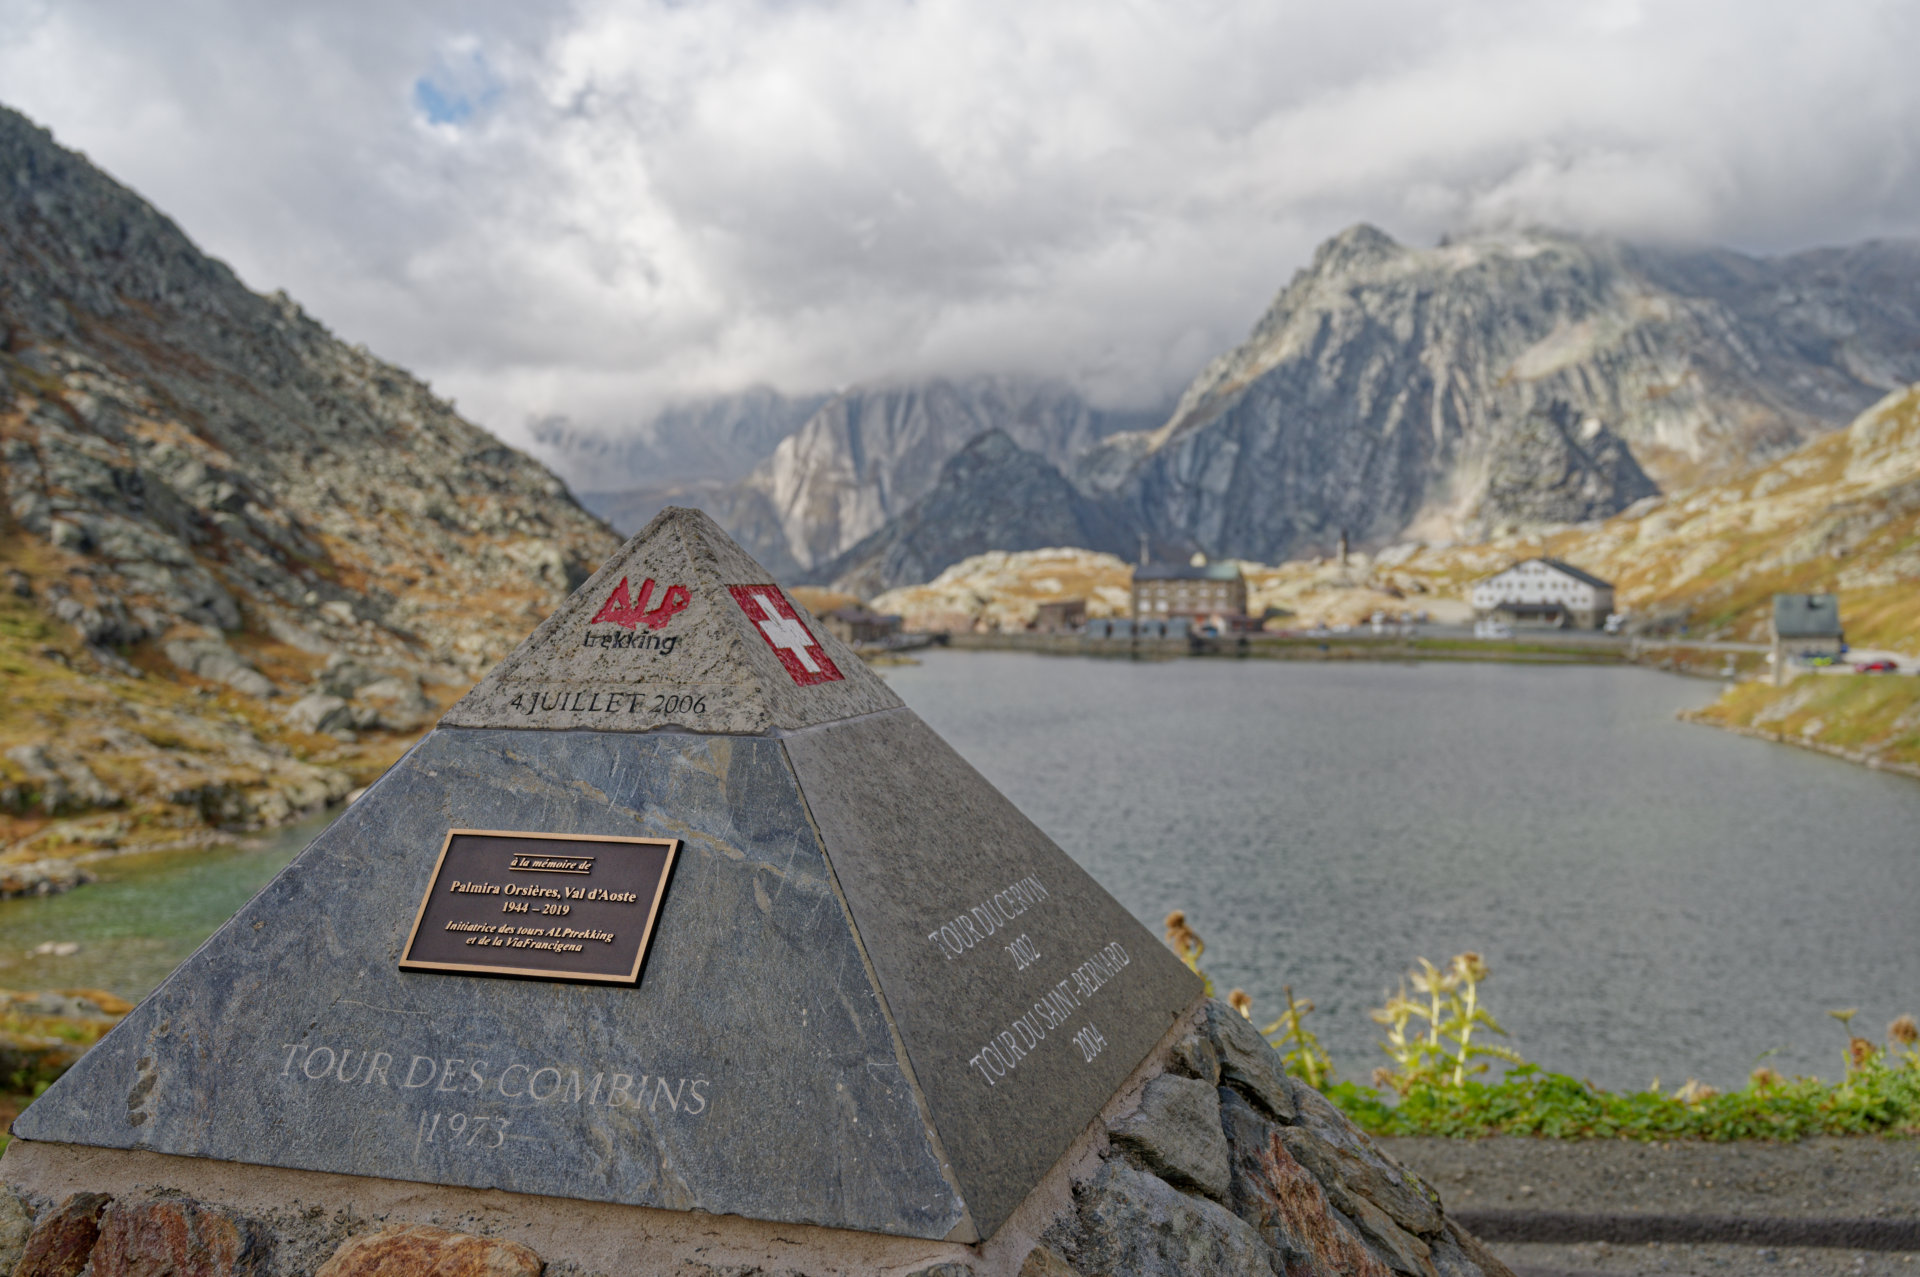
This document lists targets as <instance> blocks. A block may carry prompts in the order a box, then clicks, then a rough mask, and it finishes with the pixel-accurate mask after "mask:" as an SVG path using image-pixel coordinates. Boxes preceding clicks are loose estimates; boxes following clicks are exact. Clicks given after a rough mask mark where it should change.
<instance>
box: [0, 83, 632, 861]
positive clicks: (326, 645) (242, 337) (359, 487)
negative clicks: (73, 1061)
mask: <svg viewBox="0 0 1920 1277" xmlns="http://www.w3.org/2000/svg"><path fill="white" fill-rule="evenodd" d="M0 175H4V176H0V467H4V472H3V477H4V485H5V497H6V503H5V511H6V513H5V517H4V520H0V568H3V569H4V575H5V589H4V591H3V592H0V667H4V669H5V671H6V674H7V676H8V700H7V707H6V711H5V716H4V718H0V756H3V757H4V760H5V761H4V762H0V806H4V807H5V808H6V809H7V811H8V813H9V814H8V815H6V817H5V820H6V822H7V823H6V825H5V828H4V829H3V830H0V838H3V839H4V841H3V842H0V846H4V847H5V850H4V852H0V859H12V860H21V859H30V858H33V857H35V856H38V855H40V854H42V853H44V852H45V851H47V850H48V849H49V848H57V847H59V846H61V845H63V840H65V843H66V844H69V845H70V844H71V843H72V842H73V841H74V840H75V839H79V840H80V841H82V842H87V843H89V845H104V846H111V845H114V844H115V843H118V842H127V841H139V840H140V839H142V838H152V837H160V836H177V837H180V838H187V839H188V840H191V839H192V838H193V837H196V836H199V835H198V834H197V833H196V832H195V831H199V832H200V833H204V832H205V830H206V829H207V828H208V827H209V826H224V825H247V824H260V823H270V822H273V821H275V820H278V819H283V818H285V817H286V816H287V815H290V814H291V813H292V812H294V811H295V810H298V809H300V808H304V807H311V806H313V805H316V804H318V803H323V802H326V801H330V800H333V799H337V798H338V797H339V796H340V795H341V794H342V793H344V792H345V790H346V789H348V788H349V787H350V786H351V785H352V784H354V783H356V781H358V780H360V779H361V778H362V777H364V776H365V775H367V774H368V773H370V772H372V771H377V770H378V768H379V767H380V766H382V765H384V762H385V761H387V760H388V759H389V758H390V757H391V756H392V753H393V752H394V750H396V749H397V748H398V747H399V742H400V741H402V740H404V739H405V737H404V735H398V736H396V735H392V734H393V733H401V734H404V733H407V732H411V731H414V730H417V729H418V728H419V727H420V726H422V725H424V724H425V723H426V722H427V721H428V720H429V719H430V718H431V717H432V716H433V715H434V714H435V713H436V705H437V703H438V702H439V701H441V700H444V699H445V697H446V695H448V694H450V691H451V689H453V688H457V687H458V686H461V685H464V684H465V683H466V682H467V681H469V680H470V679H471V678H473V677H474V676H475V675H476V674H478V673H479V672H480V671H481V670H483V669H485V668H486V667H487V666H488V665H490V664H491V663H493V662H494V661H495V660H496V659H498V657H499V656H501V655H503V654H504V653H505V652H506V651H507V650H508V649H509V648H510V647H511V646H512V645H513V643H514V642H515V641H516V640H517V639H518V638H519V637H520V636H521V635H523V634H524V633H525V632H526V630H527V629H528V628H530V627H531V626H532V625H533V624H534V622H535V621H537V620H538V619H539V618H540V617H541V616H542V615H544V614H545V612H546V611H547V610H548V609H549V608H550V607H552V606H553V605H554V604H555V603H556V602H557V601H558V600H559V599H561V598H562V597H564V596H565V594H566V593H567V592H568V590H569V588H570V583H572V582H576V581H578V580H581V579H584V575H585V573H586V572H587V571H588V570H589V569H590V568H591V567H592V566H594V565H597V563H598V562H599V561H600V560H601V559H602V558H603V557H604V556H605V555H606V554H607V553H608V552H610V551H611V549H612V548H613V546H614V545H615V543H616V539H615V537H614V536H613V534H612V533H611V532H610V531H609V530H608V529H607V528H606V527H605V526H604V525H603V524H601V523H600V522H599V521H598V520H597V519H595V518H594V517H593V516H591V515H589V514H588V513H586V512H585V511H584V510H582V509H581V508H580V507H579V506H578V505H576V504H575V503H574V501H573V500H572V498H571V497H569V496H568V494H567V491H566V489H565V487H564V485H563V484H562V483H561V482H560V481H559V480H558V479H557V478H555V477H554V476H553V475H552V474H551V473H549V472H548V471H547V470H545V469H544V468H542V467H541V466H540V465H538V464H537V463H535V462H533V461H532V460H530V459H529V458H527V457H525V456H523V455H521V454H520V453H518V452H515V451H513V450H512V449H510V448H507V447H504V446H502V445H501V444H500V443H499V441H497V440H495V439H494V438H492V437H491V436H489V435H488V434H486V433H485V432H484V431H482V430H480V429H479V428H478V427H476V426H474V425H472V424H471V423H469V422H467V421H464V420H462V419H461V418H460V417H459V416H458V415H456V414H455V413H454V411H453V410H452V408H451V407H449V406H448V405H447V404H446V403H445V402H443V401H441V400H439V399H436V398H435V397H434V396H433V394H432V393H431V392H430V391H429V389H428V388H427V387H426V386H425V385H423V384H422V383H421V382H419V381H418V380H416V379H414V378H413V377H411V376H409V375H408V374H406V373H405V372H404V371H402V370H400V369H398V368H395V367H393V366H392V365H389V364H385V363H382V362H381V361H380V360H378V359H376V358H374V357H373V356H372V355H370V354H368V353H367V352H366V351H365V350H364V349H361V348H358V347H354V346H350V345H348V344H346V343H344V342H342V341H340V340H338V339H337V338H335V337H334V336H332V335H331V334H330V333H329V332H328V331H327V330H326V329H325V328H324V327H322V326H321V325H320V324H319V323H317V322H316V321H315V320H313V319H312V318H311V317H309V316H308V315H306V314H305V313H304V312H303V311H302V310H301V309H300V308H299V306H298V305H296V304H295V303H294V302H293V301H292V300H290V299H289V298H287V297H285V296H284V295H275V296H273V297H262V296H259V295H257V294H255V293H253V292H250V291H249V290H248V289H247V288H246V287H245V286H244V285H243V284H242V283H241V282H240V281H239V280H238V279H237V278H235V277H234V275H233V273H232V271H230V270H229V269H228V268H227V267H226V266H224V265H223V264H221V263H220V262H217V261H215V260H213V259H211V258H208V257H207V256H205V255H204V254H202V253H201V252H200V251H199V250H197V249H196V248H195V247H194V246H193V244H192V243H191V242H190V241H189V240H188V239H187V238H186V236H185V235H183V234H182V233H181V232H180V230H179V229H178V228H177V227H175V226H174V225H173V224H172V223H171V222H169V221H168V220H167V219H166V218H165V217H163V216H161V215H160V214H159V213H158V212H156V211H155V210H154V209H153V208H151V207H150V206H148V205H147V204H146V203H145V202H143V201H142V200H141V199H140V198H139V197H138V196H136V195H135V194H133V193H132V192H130V191H128V190H126V189H125V188H123V187H121V186H119V185H118V184H116V183H115V182H114V181H113V180H112V179H110V178H108V177H107V176H106V175H105V174H102V173H101V172H99V171H98V170H96V169H94V168H93V167H92V166H91V165H90V164H88V163H87V161H86V160H85V159H84V158H83V157H81V156H79V155H76V154H74V153H72V152H70V151H66V150H63V149H61V148H60V147H59V146H57V145H56V144H55V143H54V142H53V140H52V138H51V137H50V136H49V135H48V134H47V133H46V132H44V131H43V130H40V129H37V128H35V127H34V126H33V125H32V124H31V122H29V121H28V120H27V119H25V118H24V117H22V116H20V115H18V114H16V113H14V112H11V111H7V110H4V109H0ZM436 687H437V688H440V689H445V690H443V691H437V692H436V691H434V690H432V689H434V688H436ZM367 732H372V733H375V736H374V738H373V739H371V740H370V741H362V740H358V739H357V737H358V735H359V734H362V733H367ZM94 809H102V810H105V811H107V813H108V814H106V815H102V816H100V817H98V818H97V819H94V820H92V821H91V822H89V821H87V820H81V821H78V822H75V821H72V820H68V821H66V822H64V823H62V824H60V825H59V826H57V827H54V828H49V827H48V825H47V822H48V821H49V820H50V819H52V818H53V817H55V816H62V815H71V814H73V813H83V812H86V811H89V810H94ZM167 831H172V832H171V833H170V834H169V833H167Z"/></svg>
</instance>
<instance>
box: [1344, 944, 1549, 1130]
mask: <svg viewBox="0 0 1920 1277" xmlns="http://www.w3.org/2000/svg"><path fill="white" fill-rule="evenodd" d="M1419 963H1420V965H1419V966H1418V967H1417V968H1415V969H1414V970H1413V971H1410V972H1408V974H1407V979H1408V980H1410V981H1412V983H1413V988H1414V992H1415V993H1416V994H1418V995H1420V996H1419V997H1409V996H1408V994H1407V986H1406V984H1405V983H1404V982H1403V983H1402V984H1401V986H1400V991H1399V992H1398V993H1396V994H1394V995H1393V996H1392V997H1389V998H1388V999H1387V1004H1386V1005H1385V1006H1383V1007H1380V1008H1379V1009H1377V1010H1375V1011H1374V1012H1372V1018H1373V1021H1374V1023H1376V1024H1379V1025H1382V1026H1384V1027H1385V1028H1386V1031H1387V1040H1386V1041H1385V1042H1384V1043H1382V1044H1381V1049H1382V1050H1383V1051H1385V1052H1386V1053H1387V1056H1388V1058H1390V1059H1391V1060H1392V1061H1393V1062H1394V1065H1395V1066H1396V1067H1394V1068H1391V1069H1389V1068H1384V1067H1383V1068H1379V1069H1376V1070H1374V1074H1373V1081H1374V1084H1375V1085H1376V1086H1387V1087H1391V1088H1392V1089H1393V1090H1395V1091H1396V1092H1398V1093H1399V1094H1401V1095H1403V1096H1404V1095H1406V1094H1407V1093H1408V1092H1409V1091H1411V1090H1412V1089H1413V1088H1414V1087H1416V1086H1432V1085H1449V1086H1455V1087H1458V1086H1464V1085H1465V1084H1466V1081H1467V1078H1468V1077H1469V1076H1470V1075H1478V1074H1481V1073H1485V1072H1486V1071H1487V1068H1488V1061H1489V1060H1491V1059H1498V1060H1505V1061H1507V1062H1508V1063H1509V1064H1525V1063H1526V1061H1525V1060H1523V1059H1521V1058H1520V1056H1519V1055H1517V1054H1516V1053H1515V1052H1514V1051H1512V1050H1511V1049H1510V1048H1508V1047H1504V1046H1498V1045H1492V1046H1490V1045H1487V1044H1486V1043H1485V1042H1484V1041H1482V1042H1475V1041H1474V1040H1473V1038H1474V1033H1475V1031H1476V1030H1478V1029H1485V1030H1487V1031H1488V1032H1490V1033H1498V1034H1500V1035H1501V1036H1502V1037H1505V1036H1506V1032H1507V1031H1506V1030H1505V1029H1503V1028H1501V1027H1500V1023H1499V1021H1497V1020H1495V1019H1494V1018H1493V1015H1492V1014H1491V1013H1490V1012H1489V1011H1488V1010H1487V1009H1486V1008H1485V1007H1484V1006H1482V1005H1481V1004H1480V985H1481V984H1482V982H1484V981H1485V980H1486V978H1487V976H1488V975H1489V974H1490V972H1489V970H1488V968H1487V964H1486V960H1485V959H1483V958H1482V957H1481V956H1480V955H1479V954H1477V953H1473V952H1468V953H1461V954H1456V955H1455V956H1454V959H1453V961H1452V962H1450V963H1448V964H1447V968H1446V970H1444V971H1442V970H1441V969H1440V968H1438V967H1436V966H1434V965H1433V963H1431V962H1429V961H1427V960H1426V959H1425V958H1421V959H1419ZM1416 1021H1418V1022H1419V1026H1418V1027H1416V1026H1415V1022H1416Z"/></svg>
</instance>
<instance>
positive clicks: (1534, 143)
mask: <svg viewBox="0 0 1920 1277" xmlns="http://www.w3.org/2000/svg"><path fill="white" fill-rule="evenodd" d="M289 12H291V11H290V10H289V9H288V8H287V7H285V6H260V5H245V4H241V3H237V2H233V0H226V2H221V0H182V2H181V3H176V4H174V5H168V6H151V5H139V4H135V3H131V2H130V0H129V2H127V3H115V4H105V3H93V4H89V3H84V2H81V3H72V2H66V3H61V4H59V5H57V6H56V5H53V4H50V3H25V2H23V0H0V29H3V30H6V31H7V32H8V33H9V34H8V35H7V36H5V37H0V41H3V42H0V86H4V87H0V97H4V99H5V100H6V101H7V102H8V103H9V104H10V105H14V106H17V107H19V108H20V109H22V110H25V111H26V112H27V113H29V114H30V115H32V116H34V117H35V118H36V119H38V120H39V121H40V122H42V123H44V124H47V125H48V126H50V127H51V128H52V129H53V130H54V132H55V134H56V136H57V137H59V138H60V139H61V140H62V141H63V142H65V143H66V144H68V145H70V146H75V147H78V148H80V149H83V150H85V151H86V152H88V154H89V155H90V156H91V157H92V158H93V159H94V160H95V162H97V163H99V164H101V165H102V166H103V167H105V168H106V169H108V170H109V171H110V172H112V173H114V174H115V175H116V176H118V177H120V178H121V179H122V180H123V181H125V182H127V183H128V184H129V185H131V186H133V187H134V188H135V189H137V190H139V191H140V192H142V193H143V194H144V195H146V196H147V197H148V198H150V199H152V200H153V201H154V202H155V203H156V204H157V205H158V206H159V207H161V208H162V209H163V210H164V211H166V212H168V213H170V214H172V215H173V216H174V217H175V218H176V220H178V221H179V222H180V223H181V224H182V225H183V226H184V227H185V228H186V229H187V231H188V232H189V233H190V234H192V235H193V236H194V237H195V238H196V240H198V241H199V242H200V243H201V245H202V246H204V247H205V248H207V249H208V250H209V251H210V252H213V253H215V254H216V255H218V256H221V257H223V258H225V259H226V260H228V261H229V262H231V263H232V264H233V265H234V266H235V267H236V269H238V270H239V271H240V272H241V274H242V275H243V276H244V277H245V278H246V279H247V280H248V281H249V282H250V283H252V284H253V285H254V286H255V287H259V288H262V289H269V288H274V287H285V288H287V289H288V291H290V292H291V293H293V294H294V295H295V296H296V297H298V298H300V299H301V300H302V301H303V302H304V303H305V304H306V305H307V306H308V308H309V309H310V310H312V311H313V312H314V313H315V314H317V315H319V316H320V317H322V318H323V319H325V320H326V321H327V322H329V323H330V324H332V325H333V326H334V327H335V328H336V330H338V331H339V332H340V333H341V334H342V335H343V336H346V337H348V338H350V339H352V340H360V341H365V342H367V344H368V345H370V346H371V347H372V348H374V349H375V350H377V351H379V352H380V353H382V354H384V355H386V356H387V357H389V358H392V359H395V360H396V361H398V362H401V363H403V364H406V365H408V366H409V367H412V368H414V369H415V370H417V371H419V372H421V373H422V374H423V375H426V376H428V377H429V378H431V379H432V381H433V382H434V384H435V385H436V387H437V388H439V389H441V390H442V391H444V392H447V393H451V394H454V395H456V396H457V397H458V399H459V400H460V402H461V405H462V407H463V408H464V409H466V410H467V411H468V412H469V413H470V414H471V415H473V416H475V417H477V418H478V419H480V420H481V421H483V422H484V423H486V424H487V425H489V426H491V427H493V428H494V429H496V430H499V431H500V432H502V433H503V434H506V435H507V436H508V437H510V438H516V437H521V429H522V426H523V423H524V422H525V421H526V420H527V419H528V418H530V417H533V416H536V415H544V414H547V413H554V412H558V413H564V414H567V415H570V416H573V417H574V418H576V419H578V420H582V421H587V422H594V423H599V424H605V425H616V424H617V423H619V422H622V421H628V420H632V419H634V418H636V417H638V416H639V415H641V414H642V413H643V412H644V411H645V410H646V409H647V408H649V407H650V406H651V405H652V404H654V403H656V402H657V401H659V400H660V399H661V398H663V397H666V396H673V395H680V394H687V393H697V392H702V391H712V390H723V389H729V388H733V387H735V386H738V385H742V384H746V383H749V382H755V381H765V382H772V383H774V384H777V385H781V386H783V387H785V388H788V389H791V390H795V391H800V390H809V389H816V388H821V387H830V386H834V385H838V384H844V383H846V382H849V381H856V380H860V379H864V378H872V377H879V376H887V375H898V374H911V373H916V372H927V371H939V370H951V371H966V370H973V369H1027V370H1032V371H1038V372H1052V373H1059V374H1063V375H1066V376H1069V377H1071V378H1074V379H1076V380H1078V381H1080V382H1081V383H1082V384H1083V385H1085V386H1086V387H1087V388H1089V389H1090V390H1092V391H1094V392H1095V393H1096V394H1099V395H1102V396H1104V397H1107V398H1109V399H1116V400H1131V401H1140V400H1143V399H1149V398H1153V397H1156V396H1159V395H1162V394H1165V393H1167V392H1169V391H1170V390H1173V389H1177V387H1178V385H1179V384H1180V383H1181V382H1182V381H1184V379H1185V378H1186V377H1187V376H1189V375H1190V374H1191V373H1192V372H1193V371H1194V370H1195V368H1196V367H1197V366H1198V365H1199V364H1200V363H1201V362H1203V361H1204V360H1205V359H1206V358H1207V357H1208V356H1210V355H1211V354H1213V353H1216V352H1217V351H1219V350H1220V349H1222V348H1224V347H1226V346H1227V345H1230V344H1231V343H1232V342H1234V341H1235V340H1237V339H1238V338H1239V337H1240V336H1241V335H1242V334H1243V333H1244V331H1245V330H1246V328H1247V327H1248V325H1249V324H1250V323H1251V322H1252V320H1253V319H1254V318H1255V317H1256V315H1257V314H1258V312H1259V310H1260V309H1261V307H1262V306H1263V305H1264V304H1265V303H1266V301H1267V300H1268V298H1270V297H1271V295H1272V294H1273V292H1274V291H1275V290H1276V289H1277V288H1278V287H1279V286H1280V285H1281V284H1282V283H1284V281H1285V278H1286V276H1287V275H1288V274H1289V273H1290V272H1291V271H1292V270H1293V269H1294V268H1295V267H1296V266H1298V265H1299V264H1301V263H1302V262H1304V261H1305V260H1306V258H1307V256H1308V255H1309V254H1310V253H1311V251H1312V248H1313V246H1314V244H1315V243H1317V242H1318V241H1319V240H1320V239H1322V238H1324V237H1325V236H1326V235H1328V234H1330V233H1332V232H1334V231H1336V230H1338V229H1340V228H1341V227H1342V226H1344V225H1346V224H1348V223H1351V222H1353V221H1357V220H1371V221H1374V222H1377V223H1379V224H1380V225H1382V226H1384V227H1385V228H1386V229H1388V230H1389V231H1391V232H1392V233H1394V234H1396V235H1399V236H1401V237H1403V238H1406V239H1409V240H1413V241H1416V242H1427V241H1430V240H1431V239H1433V238H1434V237H1435V236H1437V235H1438V234H1439V233H1440V232H1442V231H1445V230H1449V229H1454V230H1457V229H1461V228H1463V227H1467V226H1471V225H1473V224H1476V223H1487V222H1509V221H1523V222H1528V221H1532V222H1546V223H1553V224H1559V225H1565V226H1571V227H1574V228H1576V229H1589V230H1599V231H1609V232H1616V233H1621V234H1626V235H1632V236H1652V237H1660V238H1668V239H1694V240H1713V241H1718V242H1724V243H1731V244H1733V245H1736V246H1740V247H1746V248H1751V249H1758V250H1777V249H1785V248H1792V247H1799V246H1803V245H1807V244H1813V243H1825V242H1838V241H1845V240H1849V239H1855V238H1860V237H1864V236H1867V235H1873V234H1888V233H1896V234H1912V233H1915V232H1916V231H1920V211H1917V210H1920V165H1917V164H1916V155H1915V151H1916V141H1917V140H1920V77H1914V76H1912V75H1911V74H1910V68H1909V66H1908V65H1907V63H1908V61H1909V59H1910V56H1911V51H1912V50H1913V49H1914V48H1916V47H1920V16H1916V13H1920V11H1916V10H1915V9H1913V8H1912V7H1911V6H1904V5H1896V4H1872V3H1858V4H1831V5H1824V6H1810V5H1805V4H1797V3H1762V2H1760V0H1746V2H1743V3H1731V2H1729V3H1698V4H1665V5H1659V6H1649V5H1641V4H1636V3H1631V2H1628V0H1595V2H1593V3H1584V4H1583V3H1565V4H1555V5H1540V4H1537V3H1530V2H1521V0H1485V2H1483V3H1476V4H1456V5H1451V6H1443V5H1435V4H1431V3H1424V2H1421V0H1362V2H1360V3H1350V4H1343V5H1339V6H1332V5H1307V4H1299V3H1296V4H1292V5H1281V4H1270V3H1254V2H1253V0H1247V2H1246V3H1236V4H1228V3H1219V2H1215V3H1207V2H1205V0H1182V2H1180V3H1145V2H1134V3H1127V2H1125V0H1056V2H1054V3H1049V4H1046V5H1032V4H1022V3H990V2H989V0H923V2H922V3H914V4H908V3H899V2H887V3H882V2H880V0H849V2H847V3H806V2H799V3H773V2H771V0H768V2H764V3H749V2H746V0H738V2H732V3H712V4H699V3H691V4H670V3H642V4H633V3H629V4H614V3H609V2H602V0H582V2H581V3H578V4H575V5H572V6H570V7H551V8H542V9H538V10H536V9H535V8H534V7H533V6H523V5H517V4H509V3H504V2H500V3H493V4H490V5H486V4H481V5H476V4H459V5H455V4H450V3H441V4H427V5H417V6H392V5H385V4H379V5H376V4H372V3H365V2H362V3H336V4H332V5H328V6H324V7H318V6H317V7H313V8H310V9H308V10H307V11H306V12H305V13H304V14H302V15H299V16H295V17H291V18H290V17H288V16H285V15H287V14H288V13H289Z"/></svg>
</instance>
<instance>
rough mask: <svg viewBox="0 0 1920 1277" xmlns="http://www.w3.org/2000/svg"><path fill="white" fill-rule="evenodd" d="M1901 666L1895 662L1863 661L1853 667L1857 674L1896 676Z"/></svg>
mask: <svg viewBox="0 0 1920 1277" xmlns="http://www.w3.org/2000/svg"><path fill="white" fill-rule="evenodd" d="M1899 670H1900V666H1899V665H1898V664H1896V663H1895V662H1893V661H1886V660H1880V661H1862V662H1860V663H1859V664H1858V665H1856V666H1854V667H1853V672H1854V673H1855V674H1896V673H1898V672H1899Z"/></svg>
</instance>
